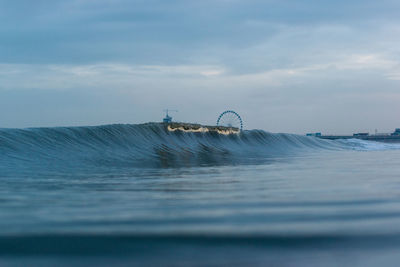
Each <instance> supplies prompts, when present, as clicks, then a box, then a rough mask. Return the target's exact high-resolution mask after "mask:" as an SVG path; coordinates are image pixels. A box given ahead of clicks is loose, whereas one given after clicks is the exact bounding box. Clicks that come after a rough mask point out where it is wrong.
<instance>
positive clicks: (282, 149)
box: [0, 124, 400, 266]
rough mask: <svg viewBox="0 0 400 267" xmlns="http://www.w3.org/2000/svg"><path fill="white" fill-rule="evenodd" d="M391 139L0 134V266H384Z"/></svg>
mask: <svg viewBox="0 0 400 267" xmlns="http://www.w3.org/2000/svg"><path fill="white" fill-rule="evenodd" d="M399 158H400V144H385V143H375V142H367V141H361V140H355V139H354V140H339V141H327V140H321V139H317V138H313V137H304V136H298V135H290V134H272V133H267V132H264V131H259V130H254V131H245V132H243V133H241V134H240V135H229V136H225V135H219V134H211V133H183V132H168V131H167V130H166V129H165V128H164V127H163V126H162V125H161V124H144V125H107V126H98V127H60V128H32V129H0V265H1V266H27V265H29V266H54V265H57V266H70V265H76V266H87V265H97V266H109V265H113V266H131V265H139V266H142V265H151V266H160V265H163V266H165V265H167V266H168V265H171V266H177V265H178V266H179V265H184V266H187V265H189V266H204V265H214V266H215V265H228V266H243V265H253V266H257V265H260V266H265V265H274V266H276V265H277V266H376V265H382V264H385V265H387V266H396V265H397V262H398V261H399V260H400V256H399V255H400V253H399V252H400V165H399Z"/></svg>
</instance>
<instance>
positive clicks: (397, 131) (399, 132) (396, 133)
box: [390, 128, 400, 135]
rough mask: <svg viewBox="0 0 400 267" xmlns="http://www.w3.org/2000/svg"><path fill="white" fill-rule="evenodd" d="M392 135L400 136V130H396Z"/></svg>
mask: <svg viewBox="0 0 400 267" xmlns="http://www.w3.org/2000/svg"><path fill="white" fill-rule="evenodd" d="M390 135H400V128H396V130H394V132H393V133H391V134H390Z"/></svg>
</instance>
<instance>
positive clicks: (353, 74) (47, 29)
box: [0, 0, 400, 132]
mask: <svg viewBox="0 0 400 267" xmlns="http://www.w3.org/2000/svg"><path fill="white" fill-rule="evenodd" d="M399 7H400V3H398V1H390V0H383V1H379V2H377V1H372V0H367V1H365V0H364V1H361V0H356V1H350V2H349V1H342V0H340V1H316V0H306V1H288V0H281V1H278V0H268V1H261V0H249V1H237V0H231V1H227V0H217V1H216V0H205V1H180V0H173V1H161V0H149V1H143V0H136V1H128V0H115V1H109V0H96V1H95V0H71V1H62V0H54V1H44V0H38V1H28V0H21V1H0V36H1V39H0V99H1V100H2V103H3V106H4V105H5V104H7V107H8V108H5V107H1V106H0V114H3V115H2V116H3V118H1V120H0V121H2V122H3V123H6V125H8V126H24V125H30V126H33V125H32V124H31V122H32V121H35V122H36V123H37V125H38V126H43V125H60V124H63V123H66V124H74V121H79V122H80V123H82V124H85V123H86V124H95V123H111V122H115V121H129V120H130V119H131V118H135V119H134V122H139V121H147V120H151V119H152V118H154V117H157V116H158V111H159V110H162V109H163V108H165V107H170V108H173V107H177V108H178V109H180V110H182V111H183V112H180V113H179V114H177V116H178V117H180V119H181V120H187V121H192V120H194V121H198V122H207V123H212V122H213V121H214V119H213V118H214V115H215V114H216V113H218V112H220V111H221V109H224V108H234V109H237V110H238V111H240V113H242V114H244V117H245V118H248V119H247V121H246V125H247V126H248V127H252V128H264V129H270V130H272V131H289V132H302V131H304V132H305V131H308V130H307V129H311V128H313V127H315V128H318V127H319V130H323V129H327V130H328V129H330V127H331V125H335V127H340V125H341V124H339V123H332V121H335V120H336V119H339V118H342V119H343V120H346V114H358V115H357V116H354V118H351V120H350V121H351V123H350V122H349V123H347V124H345V123H343V125H344V126H343V128H342V130H343V131H352V130H353V128H352V127H359V128H362V127H364V128H365V127H367V126H366V125H367V123H369V122H366V121H365V120H364V117H365V116H367V115H368V116H371V117H373V116H376V114H378V115H380V116H381V117H383V118H385V121H384V122H382V126H383V127H387V128H389V127H390V128H389V129H391V128H392V127H393V126H392V125H394V124H395V123H397V119H396V116H395V115H393V114H397V113H398V112H400V110H397V109H396V107H395V106H391V105H392V104H393V103H392V102H391V101H394V100H399V97H398V93H397V91H398V88H399V83H398V81H399V80H400V78H399V77H400V75H399V73H400V67H399V62H400V48H399V46H398V43H399V41H400V37H399V36H400V26H399V25H400V21H399V19H400V18H399V17H398V10H399ZM64 94H65V95H69V97H63V95H64ZM30 98H32V101H33V102H32V104H31V105H32V106H31V109H28V108H26V109H24V108H23V107H21V109H19V110H18V112H13V110H12V107H13V106H16V105H19V104H18V101H22V100H23V101H22V102H23V103H26V101H28V100H29V99H30ZM75 98H81V102H79V103H80V104H81V106H79V105H75V103H76V102H74V100H73V99H75ZM27 99H28V100H27ZM41 99H46V101H44V100H43V103H42V105H41V104H40V103H41ZM51 99H54V102H56V103H57V105H53V104H51ZM63 99H65V100H64V101H65V102H64V103H63V102H62V100H63ZM93 100H96V101H93ZM9 103H11V104H9ZM82 103H87V104H82ZM360 103H361V104H360ZM13 104H14V105H13ZM24 106H29V105H24ZM46 106H47V107H48V109H46V112H44V111H43V109H44V108H45V107H46ZM68 106H73V107H74V108H73V112H72V113H71V110H70V109H69V108H68ZM364 106H372V107H374V109H376V110H374V113H373V112H372V110H368V111H366V110H365V108H364ZM56 107H58V109H57V108H56ZM337 109H340V111H338V110H337ZM143 110H145V112H144V111H143ZM79 111H81V112H82V113H84V114H92V115H90V116H89V115H85V116H81V115H79ZM10 114H12V115H10ZM56 114H58V115H57V116H56ZM335 114H337V117H335ZM17 116H19V117H18V118H19V120H16V119H15V118H16V117H17ZM38 118H39V119H38ZM84 118H87V121H86V122H85V121H84ZM379 123H381V121H379ZM353 125H354V126H353ZM0 126H1V125H0Z"/></svg>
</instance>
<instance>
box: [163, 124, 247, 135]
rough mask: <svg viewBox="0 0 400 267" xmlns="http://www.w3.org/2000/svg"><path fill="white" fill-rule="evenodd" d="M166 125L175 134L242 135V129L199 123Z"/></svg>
mask: <svg viewBox="0 0 400 267" xmlns="http://www.w3.org/2000/svg"><path fill="white" fill-rule="evenodd" d="M164 124H165V126H166V128H167V130H168V131H170V132H175V131H182V132H191V133H206V132H214V133H218V134H225V135H229V134H239V133H240V129H239V128H236V127H226V126H207V125H201V124H197V123H185V122H169V123H164Z"/></svg>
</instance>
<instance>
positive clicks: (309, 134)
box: [306, 133, 322, 136]
mask: <svg viewBox="0 0 400 267" xmlns="http://www.w3.org/2000/svg"><path fill="white" fill-rule="evenodd" d="M321 135H322V134H321V133H308V134H306V136H321Z"/></svg>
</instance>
